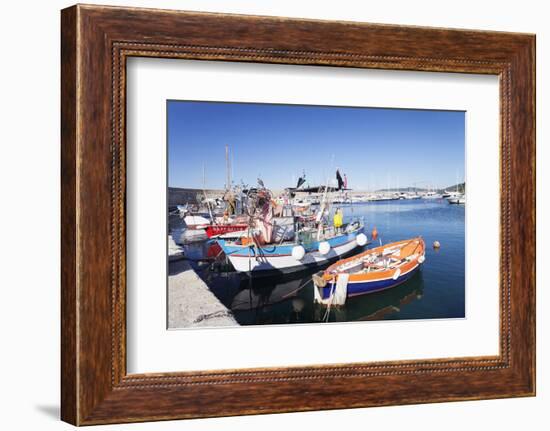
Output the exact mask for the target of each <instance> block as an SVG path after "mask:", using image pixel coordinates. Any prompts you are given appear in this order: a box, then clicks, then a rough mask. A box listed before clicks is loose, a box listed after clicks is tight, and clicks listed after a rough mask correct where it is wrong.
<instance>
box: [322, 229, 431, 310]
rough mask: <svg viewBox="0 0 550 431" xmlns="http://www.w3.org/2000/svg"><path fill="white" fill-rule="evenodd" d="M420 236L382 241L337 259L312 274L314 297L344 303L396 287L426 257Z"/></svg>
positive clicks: (327, 303)
mask: <svg viewBox="0 0 550 431" xmlns="http://www.w3.org/2000/svg"><path fill="white" fill-rule="evenodd" d="M424 253H425V244H424V240H423V239H422V238H420V237H418V238H412V239H407V240H404V241H399V242H394V243H391V244H386V245H382V246H380V247H376V248H373V249H370V250H367V251H365V252H363V253H360V254H358V255H356V256H352V257H350V258H347V259H343V260H339V261H338V262H336V263H334V264H333V265H331V266H329V267H328V268H327V269H326V270H325V271H322V272H319V273H317V274H314V275H313V284H314V300H315V302H317V303H320V304H323V305H328V306H330V305H343V304H344V303H345V301H346V298H349V297H352V296H356V295H364V294H367V293H372V292H378V291H381V290H385V289H389V288H392V287H395V286H397V285H399V284H401V283H404V282H405V281H407V280H408V279H410V278H411V277H412V276H413V275H414V273H415V272H416V271H417V270H418V269H419V268H420V266H421V265H422V263H424V260H425V254H424Z"/></svg>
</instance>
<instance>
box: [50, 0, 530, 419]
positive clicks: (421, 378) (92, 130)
mask: <svg viewBox="0 0 550 431" xmlns="http://www.w3.org/2000/svg"><path fill="white" fill-rule="evenodd" d="M61 49H62V63H61V71H62V76H61V83H62V93H61V108H62V109H61V111H62V112H61V122H62V124H61V129H62V134H61V136H62V149H61V161H62V182H61V191H62V219H61V226H62V239H61V244H62V247H61V252H62V286H61V289H62V296H61V301H62V325H61V335H62V337H61V339H62V345H61V353H62V363H61V366H62V368H61V375H62V379H61V387H62V391H61V416H62V419H63V420H64V421H67V422H69V423H72V424H75V425H88V424H102V423H114V422H137V421H149V420H164V419H178V418H196V417H213V416H229V415H242V414H258V413H273V412H289V411H308V410H320V409H339V408H352V407H367V406H383V405H393V404H413V403H428V402H442V401H455V400H474V399H488V398H502V397H516V396H533V395H534V394H535V36H534V35H528V34H512V33H499V32H487V31H469V30H449V29H438V28H423V27H403V26H391V25H376V24H363V23H352V22H328V21H313V20H297V19H285V18H274V17H253V16H239V15H219V14H211V13H195V12H177V11H165V10H147V9H132V8H118V7H102V6H81V5H78V6H73V7H70V8H68V9H65V10H63V11H62V27H61ZM132 56H140V57H162V58H177V59H195V60H204V61H208V60H218V61H238V62H253V63H283V64H292V65H330V66H341V67H352V68H370V69H388V70H413V71H440V72H460V73H476V74H492V75H497V76H498V77H499V78H500V79H499V82H500V120H501V121H500V150H501V200H500V205H501V216H500V226H501V228H500V255H501V259H500V270H501V271H500V273H501V276H500V311H499V312H500V354H499V355H497V356H490V357H460V358H441V359H430V360H411V361H391V362H377V363H353V364H351V363H350V364H337V365H327V366H302V367H283V368H266V369H238V370H225V371H209V370H205V371H203V372H178V373H158V374H127V372H126V349H125V346H126V320H125V316H126V314H125V313H126V303H125V298H126V260H125V259H126V258H125V250H126V248H125V247H126V246H125V192H126V175H125V172H126V171H125V158H126V135H125V127H126V113H125V98H126V60H127V59H128V58H129V57H132ZM495 222H497V221H496V220H495Z"/></svg>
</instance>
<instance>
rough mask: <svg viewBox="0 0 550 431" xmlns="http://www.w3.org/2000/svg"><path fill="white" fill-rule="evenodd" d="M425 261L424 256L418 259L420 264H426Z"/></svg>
mask: <svg viewBox="0 0 550 431" xmlns="http://www.w3.org/2000/svg"><path fill="white" fill-rule="evenodd" d="M425 260H426V257H425V256H424V255H422V256H420V257H419V258H418V263H424V261H425Z"/></svg>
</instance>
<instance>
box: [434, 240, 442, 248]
mask: <svg viewBox="0 0 550 431" xmlns="http://www.w3.org/2000/svg"><path fill="white" fill-rule="evenodd" d="M433 247H434V248H439V247H441V244H440V243H439V241H434V243H433Z"/></svg>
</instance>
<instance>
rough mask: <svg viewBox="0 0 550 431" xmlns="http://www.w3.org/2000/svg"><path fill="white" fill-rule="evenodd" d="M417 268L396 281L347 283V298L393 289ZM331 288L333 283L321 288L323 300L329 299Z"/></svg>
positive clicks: (409, 276) (390, 279) (416, 269)
mask: <svg viewBox="0 0 550 431" xmlns="http://www.w3.org/2000/svg"><path fill="white" fill-rule="evenodd" d="M418 268H420V265H418V266H417V267H416V268H415V269H413V270H412V271H409V272H408V273H407V274H405V275H402V276H401V277H398V278H397V280H394V279H393V278H389V279H385V280H378V281H370V282H364V283H348V297H350V296H357V295H364V294H367V293H374V292H379V291H381V290H386V289H390V288H392V287H395V286H397V285H399V284H401V283H404V282H405V281H407V280H408V279H409V278H411V277H412V276H413V275H414V273H415V272H416V271H418ZM333 286H334V284H333V283H327V285H326V286H325V287H323V289H322V292H321V295H322V297H323V299H328V298H330V292H332V288H333Z"/></svg>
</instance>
